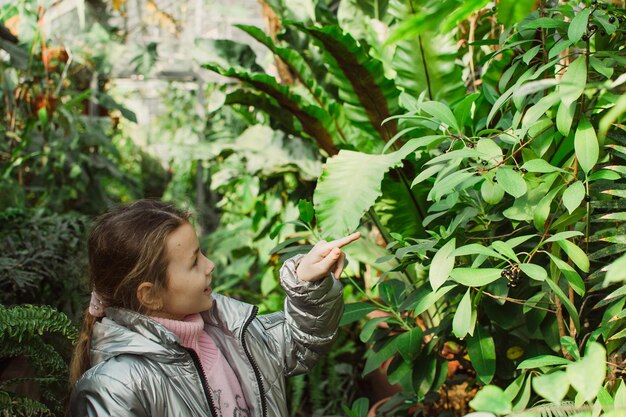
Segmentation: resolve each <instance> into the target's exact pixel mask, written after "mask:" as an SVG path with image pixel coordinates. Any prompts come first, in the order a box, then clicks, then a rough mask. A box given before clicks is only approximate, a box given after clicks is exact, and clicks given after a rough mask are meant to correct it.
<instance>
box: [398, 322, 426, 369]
mask: <svg viewBox="0 0 626 417" xmlns="http://www.w3.org/2000/svg"><path fill="white" fill-rule="evenodd" d="M423 334H424V332H423V331H422V329H421V328H419V327H414V328H412V329H411V330H409V331H408V332H404V333H402V334H400V335H399V336H398V337H396V345H397V346H398V352H400V355H402V357H403V358H404V360H405V361H407V362H410V361H412V360H414V359H415V357H416V356H417V355H418V354H419V353H420V348H421V344H422V336H423Z"/></svg>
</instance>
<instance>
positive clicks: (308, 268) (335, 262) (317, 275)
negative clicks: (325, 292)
mask: <svg viewBox="0 0 626 417" xmlns="http://www.w3.org/2000/svg"><path fill="white" fill-rule="evenodd" d="M360 237H361V233H359V232H356V233H353V234H351V235H350V236H346V237H342V238H340V239H337V240H333V241H332V242H326V241H325V240H320V241H319V242H317V243H316V244H315V246H313V248H311V250H310V251H309V253H307V254H306V255H304V257H303V258H302V259H301V260H300V264H299V265H298V268H296V275H298V279H299V280H300V281H306V282H314V281H318V280H320V279H322V278H324V277H325V276H327V275H328V274H330V273H332V274H333V275H334V276H335V279H339V277H340V276H341V273H342V272H343V263H344V261H345V259H346V255H345V254H344V253H343V252H342V251H341V249H340V248H342V247H344V246H346V245H347V244H348V243H351V242H354V241H355V240H357V239H358V238H360Z"/></svg>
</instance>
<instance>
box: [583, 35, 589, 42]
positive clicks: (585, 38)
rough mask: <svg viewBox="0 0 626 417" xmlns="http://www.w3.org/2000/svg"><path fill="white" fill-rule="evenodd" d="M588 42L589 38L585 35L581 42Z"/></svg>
mask: <svg viewBox="0 0 626 417" xmlns="http://www.w3.org/2000/svg"><path fill="white" fill-rule="evenodd" d="M588 40H589V36H588V35H587V34H584V35H583V41H585V42H587V41H588Z"/></svg>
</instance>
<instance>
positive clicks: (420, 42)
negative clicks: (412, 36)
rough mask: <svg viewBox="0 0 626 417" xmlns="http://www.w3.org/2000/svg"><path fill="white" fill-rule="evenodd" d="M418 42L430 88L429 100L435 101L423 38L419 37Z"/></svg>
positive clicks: (427, 84)
mask: <svg viewBox="0 0 626 417" xmlns="http://www.w3.org/2000/svg"><path fill="white" fill-rule="evenodd" d="M417 40H418V42H419V44H420V52H421V54H422V65H423V66H424V75H425V76H426V86H427V87H428V98H429V99H430V100H432V99H433V90H432V88H431V86H430V76H429V75H428V66H427V65H426V57H425V56H424V46H423V45H422V36H421V35H419V36H418V37H417Z"/></svg>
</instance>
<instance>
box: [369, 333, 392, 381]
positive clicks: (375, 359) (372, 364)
mask: <svg viewBox="0 0 626 417" xmlns="http://www.w3.org/2000/svg"><path fill="white" fill-rule="evenodd" d="M396 352H398V346H397V344H396V340H395V338H389V339H387V340H386V341H385V344H384V345H383V346H382V347H381V348H380V349H378V350H376V351H374V350H370V351H368V355H369V356H368V357H367V359H366V360H365V366H364V367H363V373H362V374H361V375H362V376H365V375H367V374H369V373H370V372H372V371H374V370H375V369H377V368H378V367H379V366H380V365H382V363H383V362H385V361H386V360H387V359H389V358H390V357H391V356H392V355H394V354H395V353H396Z"/></svg>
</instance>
